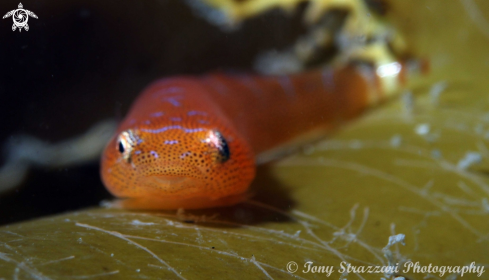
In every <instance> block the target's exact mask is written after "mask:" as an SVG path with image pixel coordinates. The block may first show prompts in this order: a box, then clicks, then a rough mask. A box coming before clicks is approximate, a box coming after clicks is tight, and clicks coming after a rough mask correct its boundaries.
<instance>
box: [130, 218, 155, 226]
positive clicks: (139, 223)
mask: <svg viewBox="0 0 489 280" xmlns="http://www.w3.org/2000/svg"><path fill="white" fill-rule="evenodd" d="M154 224H155V223H145V222H141V221H140V220H137V219H136V220H132V221H131V225H134V226H151V225H154Z"/></svg>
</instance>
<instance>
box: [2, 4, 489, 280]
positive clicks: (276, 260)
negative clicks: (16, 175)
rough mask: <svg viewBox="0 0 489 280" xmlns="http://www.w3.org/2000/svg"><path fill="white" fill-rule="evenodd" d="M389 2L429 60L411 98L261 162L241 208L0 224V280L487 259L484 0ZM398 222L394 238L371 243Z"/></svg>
mask: <svg viewBox="0 0 489 280" xmlns="http://www.w3.org/2000/svg"><path fill="white" fill-rule="evenodd" d="M391 4H392V6H391V14H390V18H391V20H392V21H393V22H394V24H396V25H397V26H399V28H400V29H401V30H403V31H404V32H405V34H406V35H407V39H408V40H407V41H408V42H410V43H411V44H412V47H413V48H414V49H415V50H416V51H417V52H419V53H421V54H423V55H425V56H428V57H430V60H431V62H432V73H431V75H430V76H428V77H425V78H423V79H422V80H417V81H415V82H413V84H412V85H411V89H412V93H413V95H412V96H414V98H412V97H411V95H409V94H407V93H406V94H404V95H403V97H401V98H399V99H398V100H394V101H392V102H389V103H388V104H384V105H382V106H380V107H379V108H376V109H375V110H372V111H371V112H369V113H367V114H366V115H365V116H364V117H362V118H360V119H358V120H356V121H354V122H352V123H350V124H348V125H347V126H345V128H344V129H343V130H341V131H339V132H338V133H336V134H335V135H333V136H332V137H330V138H329V139H327V140H325V141H323V142H321V143H318V144H317V145H313V146H308V147H306V148H304V151H303V152H302V153H299V154H297V155H294V156H291V157H288V158H286V159H284V160H282V161H280V162H278V163H276V164H272V165H269V166H264V167H262V168H261V169H260V170H259V175H258V178H257V180H256V181H255V182H254V184H253V187H252V188H253V190H254V191H255V192H256V196H255V198H254V200H253V201H251V202H248V203H246V204H243V205H239V206H236V207H231V208H225V209H212V210H206V211H193V212H186V213H180V214H179V215H176V213H174V212H152V213H151V212H129V211H120V210H105V209H90V210H85V211H79V212H75V213H68V214H65V215H61V216H56V217H51V218H45V219H39V220H34V221H30V222H25V223H20V224H14V225H10V226H4V227H2V228H0V275H1V276H0V279H2V277H3V278H5V279H16V277H17V278H19V279H31V278H32V279H92V278H93V279H120V278H146V279H179V278H180V279H211V278H215V279H221V278H225V279H235V278H240V279H242V278H246V279H282V278H293V277H295V278H298V279H316V278H318V279H319V278H321V279H323V278H326V277H325V275H324V274H323V275H322V274H317V273H316V274H312V273H303V272H302V270H304V266H303V265H304V263H306V262H308V261H311V262H314V265H320V266H321V265H322V266H333V267H334V269H335V271H336V272H334V273H333V274H332V275H331V276H330V277H331V278H333V279H338V278H340V273H338V272H337V271H338V269H339V268H340V263H341V262H342V261H344V262H348V263H351V264H354V265H387V264H388V259H387V258H386V257H385V255H384V254H385V253H386V252H391V253H392V261H394V262H404V261H407V260H412V261H413V262H419V263H420V265H426V266H428V265H429V264H430V263H431V264H432V265H437V266H462V265H468V264H470V263H471V262H475V263H476V264H478V265H486V266H488V265H489V257H488V253H487V252H488V251H489V223H488V218H489V178H488V177H487V174H488V173H487V170H488V167H489V162H488V156H489V143H488V141H489V114H488V113H489V110H488V109H489V95H488V89H487V88H488V85H489V82H488V79H487V73H488V68H489V22H488V21H487V20H486V19H489V2H487V1H482V0H479V1H475V0H461V1H444V0H438V1H416V3H415V2H413V1H401V0H397V1H392V3H391ZM479 159H480V160H479ZM66 199H69V198H66ZM192 215H193V217H192ZM204 215H205V216H204ZM195 219H197V221H195V222H190V221H192V220H195ZM400 233H402V234H405V236H406V237H405V246H403V245H400V244H395V245H393V246H391V247H389V248H388V251H387V250H384V251H383V250H382V249H383V248H384V247H386V245H387V243H388V240H389V236H392V235H394V234H400ZM290 261H294V262H296V263H297V265H298V271H297V272H295V273H294V274H289V273H288V272H287V264H288V263H289V262H290ZM291 267H292V268H293V266H289V268H291ZM487 269H489V267H487ZM487 269H486V270H487ZM488 273H489V272H487V271H486V272H484V273H483V274H482V276H481V277H480V278H478V277H477V276H476V274H474V273H471V274H466V275H464V276H463V277H462V278H460V279H484V278H487V277H488V275H489V274H488ZM401 274H402V275H405V276H407V277H409V279H423V277H426V276H429V273H421V272H420V273H413V272H412V270H411V271H410V272H409V273H405V274H403V273H402V271H401ZM292 275H294V276H292ZM68 276H69V277H68ZM382 276H383V275H382V274H368V273H359V274H354V273H352V274H350V275H348V279H380V278H381V277H382ZM431 276H432V277H431V279H459V278H449V277H450V274H449V273H445V274H444V275H443V276H440V275H439V273H436V274H431Z"/></svg>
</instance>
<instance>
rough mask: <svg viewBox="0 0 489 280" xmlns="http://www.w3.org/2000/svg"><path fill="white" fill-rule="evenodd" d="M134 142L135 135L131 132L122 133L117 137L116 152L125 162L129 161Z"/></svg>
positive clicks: (135, 140)
mask: <svg viewBox="0 0 489 280" xmlns="http://www.w3.org/2000/svg"><path fill="white" fill-rule="evenodd" d="M136 142H137V139H136V135H135V134H134V132H133V131H132V130H127V131H123V132H122V133H121V134H119V137H117V146H116V150H117V151H119V153H120V154H121V155H122V158H123V159H124V160H125V161H126V162H129V161H130V160H131V154H132V150H133V149H134V147H135V146H136Z"/></svg>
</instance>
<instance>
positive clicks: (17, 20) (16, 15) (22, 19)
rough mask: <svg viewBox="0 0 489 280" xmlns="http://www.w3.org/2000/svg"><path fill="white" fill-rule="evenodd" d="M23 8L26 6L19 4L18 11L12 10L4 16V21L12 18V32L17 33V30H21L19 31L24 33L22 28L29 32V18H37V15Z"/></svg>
mask: <svg viewBox="0 0 489 280" xmlns="http://www.w3.org/2000/svg"><path fill="white" fill-rule="evenodd" d="M23 8H24V6H22V3H19V6H18V9H16V10H12V11H10V12H8V13H6V14H5V15H4V16H3V18H4V19H5V18H8V17H12V19H13V21H14V24H13V25H12V31H15V30H16V29H17V28H18V29H19V31H22V28H24V29H25V31H29V25H28V24H27V21H28V20H29V16H31V17H33V18H37V15H36V14H34V13H33V12H31V11H29V10H25V9H23Z"/></svg>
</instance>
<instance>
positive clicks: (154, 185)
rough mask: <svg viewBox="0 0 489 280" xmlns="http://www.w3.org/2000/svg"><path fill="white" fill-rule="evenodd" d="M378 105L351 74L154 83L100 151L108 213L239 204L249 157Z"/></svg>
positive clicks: (250, 171)
mask: <svg viewBox="0 0 489 280" xmlns="http://www.w3.org/2000/svg"><path fill="white" fill-rule="evenodd" d="M373 73H375V71H374V72H373ZM371 76H372V75H371ZM374 76H375V75H374ZM382 95H383V93H382V89H381V88H380V86H379V78H378V77H377V76H375V77H374V78H373V79H372V78H371V77H370V78H368V77H367V76H366V75H364V73H362V72H361V71H358V69H357V68H355V67H354V66H347V67H344V68H341V69H325V70H322V71H319V70H318V71H313V72H309V73H303V74H297V75H291V76H286V75H283V76H271V77H260V76H246V75H240V74H231V75H229V74H228V75H225V74H211V75H206V76H201V77H186V76H183V77H174V78H167V79H162V80H159V81H156V82H155V83H153V84H151V85H150V86H149V87H147V88H146V89H145V90H144V91H143V93H142V94H141V95H140V97H139V98H138V99H137V101H136V102H135V104H134V105H133V107H132V109H131V110H130V112H129V114H128V115H127V117H126V118H125V120H124V121H123V122H122V123H121V125H120V127H119V128H118V131H117V133H116V135H115V136H114V137H113V138H112V139H111V140H110V142H109V143H108V145H107V147H106V149H105V151H104V153H103V156H102V164H101V174H102V180H103V182H104V184H105V186H106V187H107V188H108V190H109V191H110V192H111V193H112V194H114V195H115V196H117V197H120V198H124V199H123V200H120V201H119V202H118V204H117V205H116V206H120V207H123V208H130V209H177V208H186V209H195V208H209V207H219V206H228V205H233V204H236V203H239V202H240V201H243V200H245V199H247V198H248V196H249V195H248V193H247V189H248V187H249V185H250V183H251V182H252V180H253V178H254V176H255V156H256V155H259V154H261V153H264V152H266V151H269V150H271V149H273V148H276V147H278V146H281V145H284V144H286V143H288V142H290V141H292V140H293V139H296V138H297V137H298V136H300V135H302V134H307V133H308V132H311V131H323V132H324V133H327V132H328V131H331V129H333V128H335V127H337V126H338V125H339V124H341V123H342V121H343V120H347V119H350V118H352V117H354V116H356V115H357V114H359V113H360V112H361V111H362V110H363V109H365V108H367V107H368V105H370V104H371V103H372V101H371V100H373V99H372V96H382ZM384 95H386V94H384ZM226 149H227V150H226ZM226 152H227V154H226Z"/></svg>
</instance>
